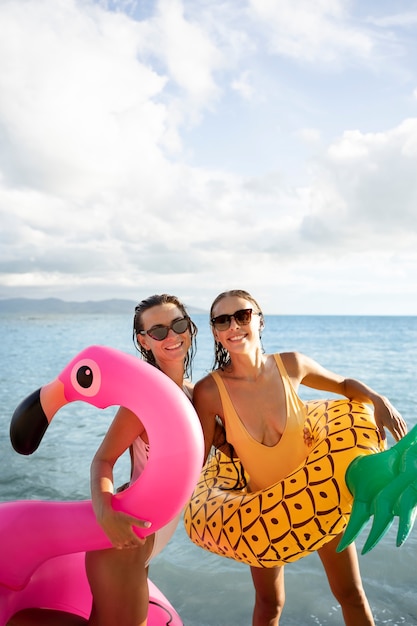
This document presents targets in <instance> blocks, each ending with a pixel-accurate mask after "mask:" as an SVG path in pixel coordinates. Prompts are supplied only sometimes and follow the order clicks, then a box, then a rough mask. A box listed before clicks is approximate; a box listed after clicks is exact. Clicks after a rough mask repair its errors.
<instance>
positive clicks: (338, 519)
mask: <svg viewBox="0 0 417 626" xmlns="http://www.w3.org/2000/svg"><path fill="white" fill-rule="evenodd" d="M306 409H307V411H306V426H307V427H308V428H309V429H310V431H311V433H312V436H313V445H312V447H311V448H310V449H309V450H310V451H309V453H308V456H307V458H306V459H305V461H304V462H303V464H302V465H300V466H299V467H298V468H297V469H296V470H295V471H294V472H292V473H291V474H289V475H288V476H287V477H286V478H284V480H282V481H280V482H278V483H276V484H275V485H273V486H271V487H270V488H268V489H264V490H262V491H257V492H252V493H251V492H248V491H247V490H246V489H240V490H239V489H234V488H233V486H234V485H235V483H236V469H235V467H234V466H233V464H232V463H231V461H230V459H229V458H228V457H227V456H225V455H224V454H222V453H220V452H217V453H216V454H215V455H213V456H212V457H211V458H210V459H209V460H208V461H207V463H206V465H205V466H204V468H203V471H202V473H201V475H200V479H199V482H198V483H197V486H196V488H195V490H194V492H193V495H192V497H191V500H190V502H189V503H188V505H187V508H186V510H185V515H184V524H185V529H186V531H187V533H188V535H189V537H190V539H191V540H192V541H193V542H194V543H195V544H196V545H198V546H200V547H201V548H204V549H205V550H209V551H210V552H214V553H216V554H219V555H221V556H225V557H229V558H232V559H235V560H236V561H241V562H243V563H247V564H248V565H254V566H257V567H275V566H277V565H285V564H286V563H290V562H292V561H296V560H298V559H300V558H301V557H303V556H306V555H307V554H310V553H311V552H314V551H316V550H318V549H319V548H321V547H322V546H323V545H325V544H326V543H327V542H329V541H330V540H331V539H333V538H334V537H335V536H336V535H338V534H340V533H341V532H343V530H344V529H345V527H346V525H347V523H348V521H349V516H350V512H351V509H352V503H353V502H352V501H353V498H352V494H351V493H350V491H349V489H348V487H347V485H346V482H345V473H346V470H347V468H348V466H349V465H350V463H351V462H352V461H353V460H354V459H355V458H356V457H358V456H360V455H367V454H374V453H376V452H380V451H381V450H383V448H384V446H383V442H382V441H381V437H380V435H379V432H378V430H377V428H376V426H375V421H374V419H373V414H372V411H371V410H370V408H368V407H367V406H365V405H362V404H359V403H356V402H351V401H349V400H315V401H309V402H306ZM237 463H239V462H238V461H237V460H236V459H235V464H237Z"/></svg>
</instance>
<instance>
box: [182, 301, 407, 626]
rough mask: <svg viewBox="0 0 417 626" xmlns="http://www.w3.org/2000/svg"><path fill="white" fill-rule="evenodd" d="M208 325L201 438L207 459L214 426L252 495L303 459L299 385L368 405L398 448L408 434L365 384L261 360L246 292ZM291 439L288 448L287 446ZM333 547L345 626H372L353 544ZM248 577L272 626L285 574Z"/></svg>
mask: <svg viewBox="0 0 417 626" xmlns="http://www.w3.org/2000/svg"><path fill="white" fill-rule="evenodd" d="M210 323H211V327H212V332H213V336H214V342H215V363H214V368H213V369H214V371H213V372H212V373H211V374H209V375H208V376H206V377H204V378H203V379H202V380H201V381H199V382H198V383H197V384H196V386H195V389H194V399H193V402H194V406H195V408H196V410H197V412H198V414H199V417H200V420H201V424H202V427H203V431H204V437H205V445H206V457H207V456H208V454H209V452H210V448H211V446H212V445H213V444H214V443H215V440H214V433H215V428H216V423H217V421H218V420H219V419H220V420H221V422H222V424H223V427H224V429H225V435H226V439H227V442H228V443H229V444H230V445H231V447H232V450H231V453H230V454H231V456H233V455H236V456H237V457H239V459H240V460H241V462H242V464H243V466H244V468H245V470H246V471H247V473H248V475H249V477H250V480H249V485H248V488H249V490H250V491H257V490H259V489H265V488H267V487H269V486H271V485H273V484H274V483H276V482H277V481H278V480H281V479H282V478H283V476H280V473H281V472H282V470H283V464H285V467H290V471H292V470H294V469H295V468H296V467H297V466H298V465H299V464H300V463H301V462H302V461H303V460H304V458H305V456H306V446H308V445H309V443H310V442H309V436H308V433H305V432H304V418H305V413H304V405H303V403H302V401H301V399H300V398H299V397H298V395H297V390H298V387H299V385H300V384H303V385H306V386H308V387H312V388H314V389H321V390H323V391H328V392H331V393H336V394H339V395H343V396H346V397H348V398H350V399H355V400H357V401H359V402H366V403H370V404H373V406H374V416H375V421H376V424H377V426H378V428H379V430H380V433H381V436H382V438H385V433H384V428H388V429H389V430H390V431H391V433H392V435H393V436H394V438H395V439H396V440H398V439H400V438H402V437H403V436H404V435H405V434H406V431H407V427H406V424H405V422H404V420H403V419H402V417H401V416H400V415H399V413H398V412H397V411H396V410H395V408H394V407H393V406H392V405H391V404H390V403H389V401H388V400H387V399H386V398H384V397H383V396H381V395H379V394H378V393H376V392H375V391H373V390H372V389H370V388H369V387H367V386H366V385H364V384H363V383H361V382H359V381H357V380H353V379H347V378H344V377H343V376H340V375H338V374H335V373H333V372H331V371H329V370H326V369H325V368H323V367H322V366H321V365H319V364H318V363H316V362H315V361H313V360H312V359H310V358H309V357H307V356H305V355H303V354H300V353H296V352H287V353H283V354H280V355H273V354H265V353H264V350H263V347H262V343H261V332H262V329H263V327H264V317H263V314H262V311H261V308H260V307H259V305H258V303H257V302H256V300H255V299H254V298H253V297H252V296H251V295H250V294H249V293H247V292H246V291H242V290H232V291H227V292H224V293H221V294H220V295H218V296H217V298H216V299H215V300H214V302H213V304H212V307H211V311H210ZM289 432H290V433H291V435H290V436H291V445H287V444H285V441H287V442H288V435H289ZM284 433H285V437H284ZM281 439H282V444H283V445H281V446H280V442H281ZM287 473H289V472H287ZM339 541H340V536H339V537H336V538H335V539H333V540H331V541H330V542H329V543H328V544H326V545H325V546H324V547H322V548H321V549H320V550H318V553H319V556H320V559H321V561H322V563H323V566H324V569H325V571H326V574H327V578H328V580H329V584H330V587H331V590H332V592H333V594H334V596H335V597H336V599H337V601H338V602H339V603H340V605H341V608H342V612H343V617H344V620H345V624H346V625H347V626H371V625H374V620H373V617H372V613H371V609H370V607H369V603H368V601H367V598H366V596H365V592H364V590H363V587H362V582H361V577H360V572H359V565H358V559H357V554H356V548H355V546H354V544H351V545H350V546H349V547H348V548H347V549H345V550H344V551H343V552H341V553H337V552H336V547H337V545H338V543H339ZM251 574H252V580H253V584H254V587H255V606H254V611H253V621H252V624H253V626H277V625H278V624H279V620H280V616H281V614H282V610H283V607H284V601H285V587H284V568H283V566H279V567H273V568H260V567H259V568H258V567H251Z"/></svg>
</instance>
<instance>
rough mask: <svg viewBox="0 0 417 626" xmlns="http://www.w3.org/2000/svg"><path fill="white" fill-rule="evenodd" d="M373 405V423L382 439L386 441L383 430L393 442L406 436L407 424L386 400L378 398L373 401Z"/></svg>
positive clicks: (382, 397) (381, 397)
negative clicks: (388, 433)
mask: <svg viewBox="0 0 417 626" xmlns="http://www.w3.org/2000/svg"><path fill="white" fill-rule="evenodd" d="M373 405H374V417H375V422H376V425H377V427H378V430H379V432H380V433H381V437H382V439H386V433H385V430H384V429H385V428H387V429H388V430H389V431H390V433H391V435H392V436H393V437H394V439H395V441H399V440H400V439H402V438H403V437H404V436H405V435H406V434H407V424H406V422H405V420H404V419H403V418H402V416H401V415H400V413H399V412H398V411H397V409H396V408H395V407H394V406H393V405H392V404H391V402H390V401H389V400H388V398H385V397H384V396H378V397H377V398H376V399H373Z"/></svg>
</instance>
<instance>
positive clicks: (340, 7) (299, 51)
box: [249, 0, 374, 65]
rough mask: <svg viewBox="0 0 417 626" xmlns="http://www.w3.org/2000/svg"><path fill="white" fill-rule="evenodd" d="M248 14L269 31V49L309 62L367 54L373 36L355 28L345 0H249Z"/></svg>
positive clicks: (343, 61) (344, 60) (346, 60)
mask: <svg viewBox="0 0 417 626" xmlns="http://www.w3.org/2000/svg"><path fill="white" fill-rule="evenodd" d="M249 4H250V9H251V14H252V16H253V17H254V19H257V20H259V21H260V22H261V23H262V24H263V26H264V27H265V30H266V32H267V33H268V35H269V45H270V47H271V50H272V51H274V52H275V53H277V54H282V55H285V56H288V57H291V58H294V59H297V60H300V61H303V62H308V63H316V62H318V63H320V64H326V63H331V64H333V63H337V64H342V65H344V64H346V63H349V62H350V61H351V56H353V57H359V58H362V59H363V58H366V57H369V56H370V55H371V54H372V51H373V48H374V41H373V37H372V36H371V34H370V32H368V31H367V29H365V28H358V26H357V25H355V24H354V23H352V21H351V18H350V15H349V11H348V9H349V5H350V3H349V2H347V1H346V0H319V1H316V2H310V1H309V0H280V2H274V0H250V2H249Z"/></svg>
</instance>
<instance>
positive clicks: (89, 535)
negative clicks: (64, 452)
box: [0, 346, 204, 626]
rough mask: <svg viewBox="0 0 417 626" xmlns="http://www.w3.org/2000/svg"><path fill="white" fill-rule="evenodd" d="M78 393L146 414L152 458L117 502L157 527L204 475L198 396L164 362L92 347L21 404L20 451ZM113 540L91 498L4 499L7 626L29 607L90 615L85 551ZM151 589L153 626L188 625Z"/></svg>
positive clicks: (0, 524) (2, 573) (2, 589)
mask: <svg viewBox="0 0 417 626" xmlns="http://www.w3.org/2000/svg"><path fill="white" fill-rule="evenodd" d="M77 400H78V401H83V402H87V403H89V404H92V405H93V406H96V407H98V408H101V409H104V408H107V407H109V406H113V405H116V406H119V405H120V406H124V407H126V408H128V409H130V410H131V411H132V412H133V413H135V414H136V415H138V416H139V417H140V420H141V421H142V423H143V424H144V426H145V428H146V431H147V433H148V437H149V441H150V454H149V460H148V463H147V465H146V467H145V469H144V471H143V473H142V474H141V476H140V477H139V479H138V480H137V481H136V482H135V483H134V484H132V485H131V486H130V487H129V488H128V489H126V490H125V491H123V492H121V493H120V494H117V495H115V496H113V506H114V508H115V509H118V510H122V511H125V512H126V513H128V514H130V515H133V516H135V517H137V518H139V519H144V520H149V521H150V522H151V524H152V525H151V527H150V528H149V529H140V530H139V529H137V533H138V535H140V536H145V535H147V534H150V533H153V532H155V531H156V530H158V529H159V528H161V527H162V526H164V525H165V524H167V523H168V522H169V521H170V520H171V519H173V518H174V517H175V516H176V515H177V514H178V513H180V512H181V509H182V508H183V506H184V505H185V503H186V502H187V501H188V499H189V497H190V495H191V493H192V491H193V489H194V486H195V484H196V483H197V480H198V477H199V474H200V470H201V466H202V462H203V455H204V443H203V435H202V432H201V427H200V422H199V420H198V417H197V415H196V413H195V411H194V409H193V407H192V404H191V402H190V401H189V400H188V399H187V397H186V396H185V394H184V393H183V392H182V390H181V389H179V387H178V386H177V385H176V384H175V383H174V382H173V381H172V380H171V379H170V378H168V377H167V376H165V374H163V373H162V372H160V371H159V370H158V369H157V368H155V367H153V366H151V365H148V364H147V363H145V362H143V361H141V360H140V359H138V358H137V357H134V356H131V355H128V354H124V353H123V352H120V351H118V350H115V349H112V348H107V347H102V346H92V347H90V348H86V349H85V350H83V351H82V352H81V353H80V354H78V355H77V356H76V357H75V358H74V359H73V360H72V361H71V362H70V363H69V364H68V365H67V366H66V367H65V368H64V370H63V371H62V372H61V374H59V376H58V377H57V378H56V379H55V380H54V381H52V382H51V383H49V384H47V385H45V386H44V387H42V388H41V389H40V390H38V391H37V392H34V393H33V394H32V395H31V396H29V397H28V398H27V399H26V400H24V401H23V402H22V403H21V404H20V405H19V406H18V408H17V409H16V411H15V413H14V415H13V418H12V422H11V427H10V436H11V441H12V444H13V446H14V448H15V449H16V450H17V451H18V452H20V453H21V454H31V453H32V452H34V451H35V450H36V449H37V447H38V445H39V443H40V441H41V440H42V437H43V435H44V433H45V431H46V429H47V427H48V425H49V423H50V422H51V420H52V418H53V416H54V415H55V414H56V413H57V411H58V410H59V409H60V408H61V407H62V406H64V405H65V404H67V403H70V402H74V401H77ZM108 547H110V542H109V539H108V538H107V536H106V535H105V533H104V531H103V530H102V529H101V527H100V526H99V525H98V523H97V522H96V518H95V515H94V512H93V509H92V504H91V501H90V500H87V501H81V502H46V501H35V500H29V501H18V502H6V503H1V504H0V553H1V560H0V626H2V625H3V624H5V623H7V620H8V619H9V618H10V616H12V615H13V614H14V613H15V612H17V611H18V610H21V609H23V608H27V607H39V606H42V607H44V608H55V609H60V610H66V611H69V612H73V613H75V614H78V615H82V616H83V617H88V615H89V611H90V607H91V594H90V592H89V588H88V583H87V581H86V578H85V571H84V560H83V554H81V555H80V553H84V552H86V551H89V550H98V549H103V548H108ZM150 593H151V597H150V611H149V617H148V623H149V624H150V626H159V625H162V624H166V623H170V624H172V625H174V624H181V620H179V617H178V615H176V617H175V619H174V617H173V615H174V614H175V611H174V610H173V609H172V607H171V606H170V605H169V603H168V601H167V600H166V598H164V596H163V595H162V594H161V593H160V592H159V591H158V590H157V589H156V587H155V586H154V585H152V583H151V582H150ZM164 604H166V606H163V605H164ZM155 606H159V607H162V614H161V612H160V611H157V613H158V615H156V613H155V610H154V607H155ZM167 611H168V612H171V615H170V617H169V620H170V621H167ZM153 614H154V615H156V617H155V616H154V617H152V615H153ZM175 620H176V621H175Z"/></svg>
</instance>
